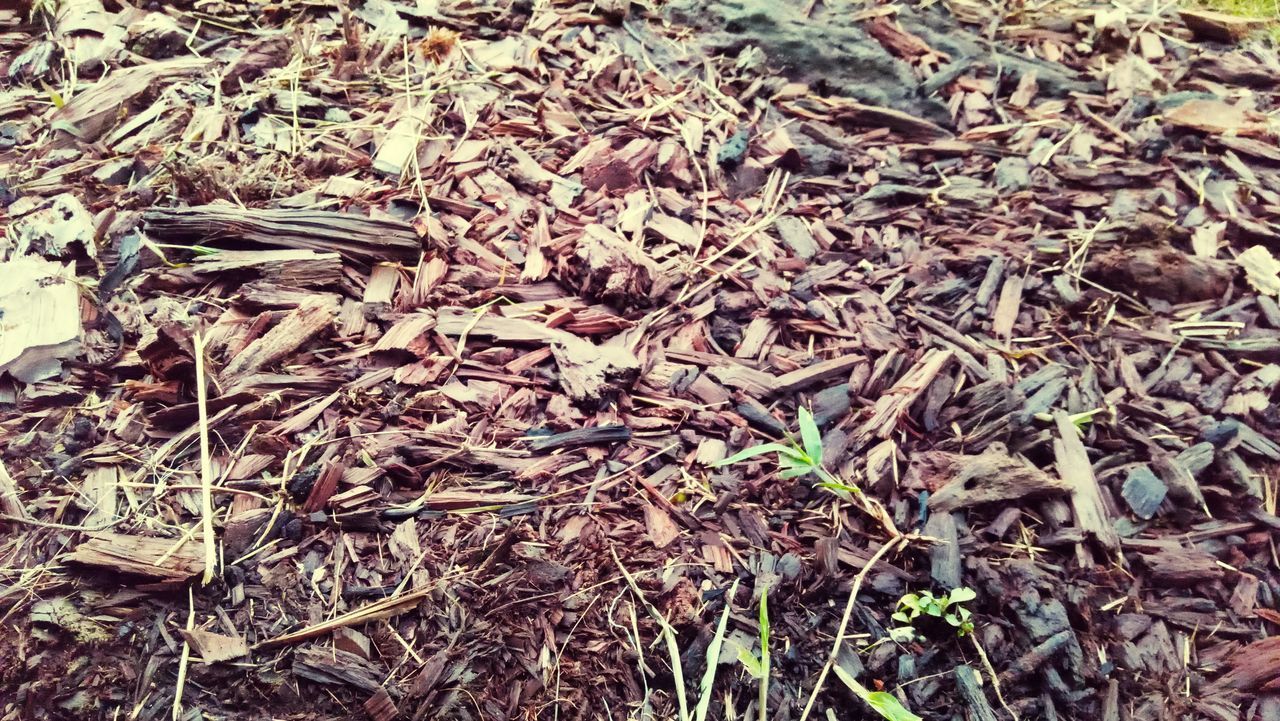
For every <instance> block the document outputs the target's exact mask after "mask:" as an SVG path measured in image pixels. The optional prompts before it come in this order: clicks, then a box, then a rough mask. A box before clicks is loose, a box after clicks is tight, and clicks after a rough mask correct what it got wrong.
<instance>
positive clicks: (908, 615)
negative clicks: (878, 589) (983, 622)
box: [889, 588, 978, 641]
mask: <svg viewBox="0 0 1280 721" xmlns="http://www.w3.org/2000/svg"><path fill="white" fill-rule="evenodd" d="M977 597H978V594H977V593H976V592H974V590H973V589H972V588H957V589H954V590H952V591H951V593H948V594H946V595H944V596H935V595H933V593H932V592H930V591H921V592H920V593H908V594H905V595H903V597H902V598H900V599H898V610H897V611H896V612H895V613H894V614H893V620H895V621H897V622H899V623H903V624H906V625H904V626H899V627H898V628H895V629H892V630H890V631H889V637H890V638H892V639H893V640H895V641H914V640H917V639H921V638H923V637H924V636H923V635H922V634H921V632H920V630H919V629H917V628H916V623H917V622H920V621H922V620H923V621H928V620H931V619H933V620H939V621H942V622H945V623H946V624H947V625H948V626H951V627H952V628H954V629H955V630H956V635H957V636H960V637H964V636H968V635H969V634H970V633H973V621H971V620H970V618H971V617H972V616H973V614H972V613H971V612H970V611H969V609H967V608H965V607H964V606H963V605H962V604H964V603H966V602H968V601H972V600H973V599H975V598H977Z"/></svg>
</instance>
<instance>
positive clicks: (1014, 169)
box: [996, 157, 1031, 191]
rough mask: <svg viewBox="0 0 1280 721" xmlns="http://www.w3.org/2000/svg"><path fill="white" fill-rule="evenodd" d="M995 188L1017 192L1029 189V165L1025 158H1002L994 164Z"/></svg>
mask: <svg viewBox="0 0 1280 721" xmlns="http://www.w3.org/2000/svg"><path fill="white" fill-rule="evenodd" d="M996 187H997V188H999V189H1001V190H1009V191H1018V190H1026V189H1027V188H1030V187H1031V164H1030V163H1028V162H1027V159H1026V158H1017V157H1011V158H1004V159H1003V160H1001V161H1000V162H998V163H996Z"/></svg>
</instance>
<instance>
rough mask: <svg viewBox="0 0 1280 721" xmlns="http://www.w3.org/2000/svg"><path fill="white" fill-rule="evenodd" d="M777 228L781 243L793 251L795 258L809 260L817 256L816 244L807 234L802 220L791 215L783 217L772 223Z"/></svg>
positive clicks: (807, 228)
mask: <svg viewBox="0 0 1280 721" xmlns="http://www.w3.org/2000/svg"><path fill="white" fill-rule="evenodd" d="M774 225H776V226H777V227H778V235H780V236H782V242H784V243H786V244H787V246H788V247H790V248H791V250H793V251H795V254H796V257H797V258H803V259H805V260H809V259H810V258H812V257H813V256H815V255H817V254H818V242H817V241H816V240H814V239H813V234H812V233H810V232H809V226H807V225H805V224H804V221H803V220H800V219H799V218H796V217H794V216H791V215H784V216H783V217H781V218H778V220H777V222H775V223H774Z"/></svg>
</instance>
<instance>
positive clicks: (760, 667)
mask: <svg viewBox="0 0 1280 721" xmlns="http://www.w3.org/2000/svg"><path fill="white" fill-rule="evenodd" d="M738 663H740V664H742V666H743V668H745V669H747V673H749V674H751V678H754V679H756V680H759V679H761V678H763V677H764V662H763V661H762V660H760V659H758V658H756V655H755V654H754V653H751V650H750V649H748V648H745V647H742V646H739V647H738Z"/></svg>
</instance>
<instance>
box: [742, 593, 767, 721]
mask: <svg viewBox="0 0 1280 721" xmlns="http://www.w3.org/2000/svg"><path fill="white" fill-rule="evenodd" d="M738 661H739V662H740V663H742V665H743V666H744V667H746V669H747V673H749V674H751V678H754V679H756V680H758V681H759V682H760V694H759V697H758V699H757V701H756V710H757V712H758V718H759V719H760V721H765V719H767V718H769V714H768V708H769V587H768V586H765V587H764V589H763V590H762V591H761V592H760V656H759V658H757V657H756V655H755V654H754V653H751V650H750V649H747V648H740V649H738Z"/></svg>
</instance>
